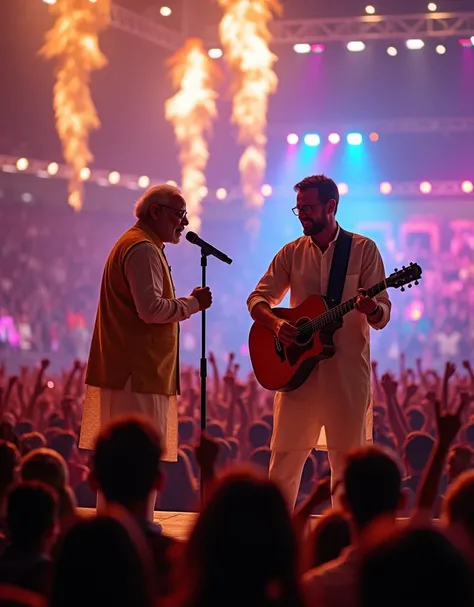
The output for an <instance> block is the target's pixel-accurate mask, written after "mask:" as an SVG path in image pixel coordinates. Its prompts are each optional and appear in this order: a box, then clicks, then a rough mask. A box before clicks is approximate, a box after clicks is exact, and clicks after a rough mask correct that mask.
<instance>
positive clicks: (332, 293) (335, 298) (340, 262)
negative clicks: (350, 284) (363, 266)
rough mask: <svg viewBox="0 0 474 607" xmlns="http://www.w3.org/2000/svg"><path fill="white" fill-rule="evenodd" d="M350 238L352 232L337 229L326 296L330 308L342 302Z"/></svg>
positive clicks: (350, 243) (349, 252) (350, 244)
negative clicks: (337, 233)
mask: <svg viewBox="0 0 474 607" xmlns="http://www.w3.org/2000/svg"><path fill="white" fill-rule="evenodd" d="M352 237H353V234H352V232H347V231H346V230H343V229H342V228H340V229H339V236H338V237H337V241H336V248H335V249H334V255H333V258H332V263H331V271H330V273H329V282H328V290H327V294H326V297H327V299H328V304H329V307H330V308H334V306H338V305H339V304H340V303H341V301H342V293H343V291H344V283H345V282H346V274H347V267H348V266H349V257H350V254H351V246H352Z"/></svg>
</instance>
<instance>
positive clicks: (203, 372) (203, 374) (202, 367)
mask: <svg viewBox="0 0 474 607" xmlns="http://www.w3.org/2000/svg"><path fill="white" fill-rule="evenodd" d="M207 256H208V253H207V252H206V250H205V248H204V247H202V248H201V287H203V288H204V287H206V286H207V285H206V274H207ZM206 350H207V348H206V310H201V361H200V364H199V376H200V379H201V431H202V432H203V431H204V430H205V429H206V427H207V357H206ZM205 492H206V488H205V482H204V477H203V474H202V469H201V503H203V502H204V498H205Z"/></svg>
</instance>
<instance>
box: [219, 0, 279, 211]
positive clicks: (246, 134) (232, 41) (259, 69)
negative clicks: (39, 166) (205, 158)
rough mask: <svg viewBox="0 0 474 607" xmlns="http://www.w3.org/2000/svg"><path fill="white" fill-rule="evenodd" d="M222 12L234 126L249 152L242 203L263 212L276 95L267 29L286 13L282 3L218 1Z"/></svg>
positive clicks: (243, 171)
mask: <svg viewBox="0 0 474 607" xmlns="http://www.w3.org/2000/svg"><path fill="white" fill-rule="evenodd" d="M218 2H219V4H220V6H221V7H222V8H223V9H224V15H223V17H222V19H221V22H220V24H219V37H220V40H221V44H222V46H223V48H224V57H225V59H226V61H227V62H228V64H229V67H230V68H231V71H232V74H233V77H234V83H235V91H234V97H233V108H232V122H233V123H234V124H236V125H237V126H238V128H239V133H238V140H239V142H240V143H242V144H243V145H244V146H245V150H244V152H243V154H242V156H241V158H240V161H239V170H240V175H241V181H242V189H243V193H244V199H245V202H246V204H247V205H248V206H251V207H260V206H262V205H263V201H264V197H263V195H262V193H261V186H262V184H263V180H264V177H265V169H266V165H267V161H266V144H267V136H266V127H267V110H268V98H269V96H270V95H271V94H272V93H274V92H275V91H276V88H277V85H278V78H277V75H276V74H275V72H274V70H273V65H274V63H275V62H276V61H277V57H276V55H274V54H273V53H272V52H271V51H270V48H269V42H270V40H271V35H270V31H269V29H268V25H269V23H270V22H271V20H272V19H273V16H274V15H278V14H280V13H281V12H282V5H281V2H280V0H252V1H250V0H218Z"/></svg>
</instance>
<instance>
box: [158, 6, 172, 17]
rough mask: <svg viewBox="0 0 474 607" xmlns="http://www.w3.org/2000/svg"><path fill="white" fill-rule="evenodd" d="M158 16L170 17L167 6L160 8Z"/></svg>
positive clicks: (169, 10)
mask: <svg viewBox="0 0 474 607" xmlns="http://www.w3.org/2000/svg"><path fill="white" fill-rule="evenodd" d="M160 15H161V16H162V17H169V16H170V15H171V9H170V7H169V6H162V7H161V8H160Z"/></svg>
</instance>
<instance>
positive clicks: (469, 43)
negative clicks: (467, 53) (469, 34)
mask: <svg viewBox="0 0 474 607" xmlns="http://www.w3.org/2000/svg"><path fill="white" fill-rule="evenodd" d="M459 44H460V45H461V46H463V47H464V48H471V46H474V45H473V44H472V41H471V39H470V38H460V40H459Z"/></svg>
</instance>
